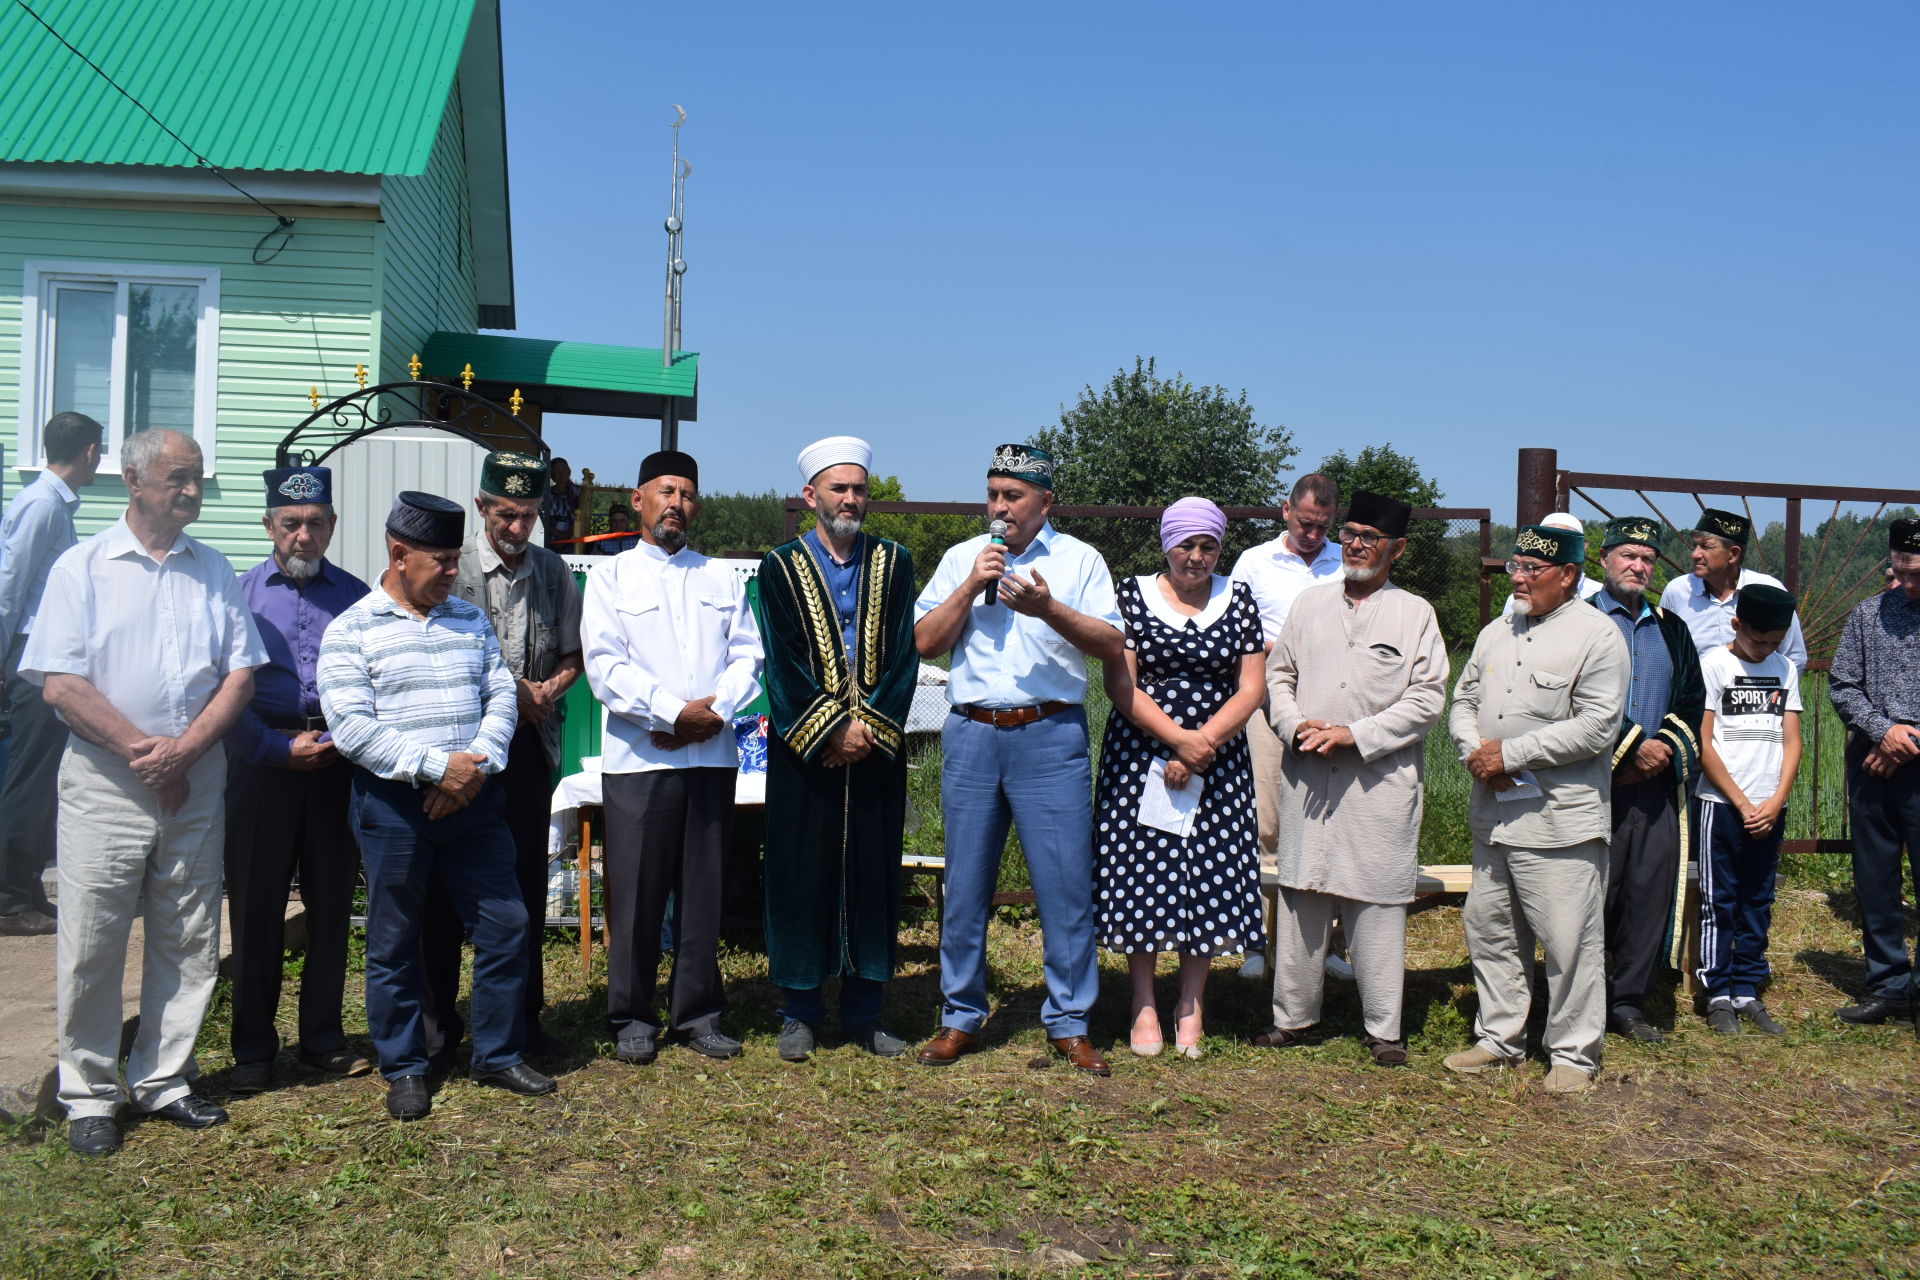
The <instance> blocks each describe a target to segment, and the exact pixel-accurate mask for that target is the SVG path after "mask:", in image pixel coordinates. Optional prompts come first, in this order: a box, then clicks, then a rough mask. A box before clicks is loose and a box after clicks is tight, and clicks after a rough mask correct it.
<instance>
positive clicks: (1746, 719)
mask: <svg viewBox="0 0 1920 1280" xmlns="http://www.w3.org/2000/svg"><path fill="white" fill-rule="evenodd" d="M1700 679H1701V681H1702V682H1703V683H1704V684H1705V685H1706V693H1707V710H1709V711H1711V712H1713V749H1714V751H1715V752H1716V753H1717V754H1718V755H1719V756H1720V763H1722V764H1724V765H1726V766H1727V776H1729V777H1730V778H1732V779H1733V785H1734V786H1736V787H1738V788H1740V790H1741V792H1742V793H1744V794H1745V795H1746V797H1747V799H1748V800H1749V801H1750V802H1752V803H1753V804H1765V803H1766V802H1767V801H1768V800H1771V799H1772V798H1773V793H1774V792H1776V791H1778V790H1779V789H1780V768H1781V766H1782V765H1783V764H1784V763H1785V761H1786V754H1787V752H1786V725H1787V712H1789V711H1799V710H1801V705H1800V669H1799V668H1798V667H1796V666H1794V665H1793V663H1792V662H1790V661H1788V660H1787V659H1786V658H1784V657H1782V656H1781V655H1780V654H1779V653H1777V652H1776V653H1770V654H1768V655H1767V656H1766V658H1765V660H1764V661H1761V662H1747V661H1744V660H1743V659H1742V658H1741V657H1740V655H1739V654H1737V653H1735V652H1734V651H1733V649H1732V648H1731V647H1729V646H1727V645H1722V646H1721V647H1720V648H1718V649H1714V650H1711V651H1709V652H1708V653H1705V654H1702V655H1701V657H1700ZM1694 794H1695V795H1698V796H1700V797H1701V798H1702V799H1706V800H1718V801H1719V802H1720V803H1722V804H1725V803H1727V798H1726V797H1725V796H1723V795H1721V794H1720V788H1718V787H1716V786H1714V785H1713V784H1712V783H1711V782H1708V781H1707V775H1706V774H1704V773H1703V774H1701V775H1700V781H1699V782H1698V783H1697V784H1696V785H1695V787H1694Z"/></svg>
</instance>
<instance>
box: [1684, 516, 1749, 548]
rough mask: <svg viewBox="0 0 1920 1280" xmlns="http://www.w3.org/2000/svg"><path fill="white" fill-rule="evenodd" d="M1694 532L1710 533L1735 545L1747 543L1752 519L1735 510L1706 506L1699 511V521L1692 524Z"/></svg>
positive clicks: (1740, 545) (1741, 545) (1739, 545)
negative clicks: (1718, 509) (1720, 509)
mask: <svg viewBox="0 0 1920 1280" xmlns="http://www.w3.org/2000/svg"><path fill="white" fill-rule="evenodd" d="M1693 531H1694V532H1695V533H1710V534H1712V535H1713V536H1714V537H1716V538H1719V539H1720V540H1722V541H1723V542H1731V543H1732V544H1733V545H1734V546H1736V547H1744V546H1746V545H1747V538H1748V537H1749V536H1750V535H1751V534H1752V533H1753V521H1751V520H1749V519H1747V518H1746V517H1745V516H1743V515H1741V514H1740V513H1739V512H1737V511H1715V510H1714V509H1713V508H1712V507H1708V508H1707V509H1706V510H1705V511H1702V512H1701V513H1700V523H1699V524H1696V525H1695V526H1693Z"/></svg>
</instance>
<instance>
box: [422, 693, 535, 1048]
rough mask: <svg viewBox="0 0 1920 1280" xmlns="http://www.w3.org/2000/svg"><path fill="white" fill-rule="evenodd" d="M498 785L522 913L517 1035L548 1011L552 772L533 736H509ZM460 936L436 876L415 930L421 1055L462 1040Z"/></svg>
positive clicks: (527, 732)
mask: <svg viewBox="0 0 1920 1280" xmlns="http://www.w3.org/2000/svg"><path fill="white" fill-rule="evenodd" d="M499 782H500V786H501V789H502V790H503V791H504V792H505V793H506V809H505V811H504V813H503V817H504V818H505V819H506V824H507V833H508V834H509V835H511V836H512V837H513V850H514V862H513V870H514V878H515V879H516V880H518V881H519V884H520V900H521V901H522V902H524V903H525V904H526V907H527V985H526V987H525V989H524V991H523V992H522V995H521V1010H522V1012H523V1014H524V1015H525V1019H524V1022H525V1025H524V1031H525V1034H526V1035H532V1034H533V1033H534V1031H535V1030H536V1029H537V1028H538V1027H539V1026H540V1011H541V1010H542V1009H543V1008H544V1007H545V1006H546V1003H547V984H546V972H545V969H544V968H543V966H542V964H541V954H542V948H543V946H544V944H545V942H546V938H547V930H546V919H547V866H548V863H549V862H550V861H551V859H549V858H548V856H547V821H548V818H549V816H550V814H551V812H552V806H553V771H552V770H551V769H550V768H548V766H547V752H546V748H545V747H543V746H541V745H540V732H539V730H538V729H536V728H534V727H533V726H531V725H529V726H527V727H525V728H521V729H516V730H515V731H514V735H513V741H512V743H511V744H509V746H508V747H507V767H506V768H505V769H502V770H501V771H500V775H499ZM466 938H467V930H466V927H465V926H464V925H462V924H461V923H460V913H459V912H458V911H456V910H454V905H453V895H452V894H451V893H450V892H449V891H448V889H447V886H446V885H444V884H442V883H441V881H440V879H439V873H438V872H436V873H435V877H434V880H433V882H432V884H431V885H430V887H429V888H428V890H427V915H426V921H425V923H424V924H423V925H422V926H421V930H420V1014H421V1021H422V1023H423V1024H424V1030H425V1033H426V1041H427V1052H429V1053H442V1052H444V1051H445V1050H447V1049H450V1048H452V1047H453V1046H454V1045H457V1044H459V1043H460V1037H461V1036H462V1035H464V1034H465V1033H466V1024H465V1023H464V1022H463V1021H462V1020H461V1018H460V1013H459V1010H458V1008H457V1007H456V1003H455V1002H456V1001H457V1000H458V999H459V997H460V946H461V944H462V943H463V942H465V941H466Z"/></svg>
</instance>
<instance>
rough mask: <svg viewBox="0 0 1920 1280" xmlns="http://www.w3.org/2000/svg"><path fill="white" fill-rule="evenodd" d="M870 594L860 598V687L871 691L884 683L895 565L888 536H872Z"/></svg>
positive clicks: (868, 692)
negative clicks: (884, 640)
mask: <svg viewBox="0 0 1920 1280" xmlns="http://www.w3.org/2000/svg"><path fill="white" fill-rule="evenodd" d="M867 545H868V548H869V550H868V553H867V594H866V599H864V600H862V601H861V602H860V611H861V618H860V691H861V693H863V694H871V693H872V692H873V691H874V690H875V689H877V688H879V687H880V659H881V658H882V657H883V656H885V655H883V654H882V653H881V652H880V623H881V621H882V616H883V614H884V613H885V612H886V610H885V605H886V586H887V571H888V570H889V569H890V568H891V567H892V566H891V563H890V562H891V560H892V551H891V550H890V547H891V544H890V543H888V542H887V541H886V540H885V539H884V538H870V539H868V544H867Z"/></svg>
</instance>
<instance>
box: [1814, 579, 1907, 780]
mask: <svg viewBox="0 0 1920 1280" xmlns="http://www.w3.org/2000/svg"><path fill="white" fill-rule="evenodd" d="M1827 696H1828V697H1830V698H1832V699H1833V709H1834V710H1835V711H1837V712H1838V713H1839V714H1840V722H1841V723H1842V724H1844V725H1846V726H1847V728H1849V729H1851V730H1853V731H1854V732H1855V733H1857V734H1860V735H1861V736H1862V737H1865V738H1869V739H1871V740H1872V741H1874V742H1876V743H1877V742H1879V741H1880V739H1882V738H1884V737H1885V736H1886V734H1887V730H1888V729H1889V728H1891V727H1892V726H1893V725H1896V724H1920V600H1909V599H1907V597H1906V595H1905V594H1904V593H1902V592H1899V591H1882V592H1880V593H1879V594H1878V595H1876V596H1873V597H1872V598H1870V599H1867V600H1862V601H1861V602H1860V603H1859V604H1857V605H1855V606H1854V607H1853V612H1852V613H1850V614H1848V615H1847V625H1846V628H1845V629H1844V630H1843V631H1841V633H1840V644H1839V646H1838V647H1837V648H1835V649H1834V651H1833V666H1832V668H1831V672H1830V680H1829V683H1828V685H1827Z"/></svg>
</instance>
